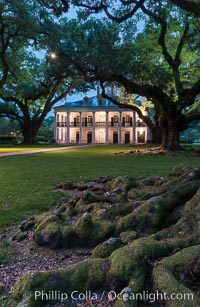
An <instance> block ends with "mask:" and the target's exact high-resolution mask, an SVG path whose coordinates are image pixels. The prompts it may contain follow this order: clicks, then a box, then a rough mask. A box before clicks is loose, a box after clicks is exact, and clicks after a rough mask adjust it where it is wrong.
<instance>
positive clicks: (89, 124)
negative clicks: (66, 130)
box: [57, 122, 146, 128]
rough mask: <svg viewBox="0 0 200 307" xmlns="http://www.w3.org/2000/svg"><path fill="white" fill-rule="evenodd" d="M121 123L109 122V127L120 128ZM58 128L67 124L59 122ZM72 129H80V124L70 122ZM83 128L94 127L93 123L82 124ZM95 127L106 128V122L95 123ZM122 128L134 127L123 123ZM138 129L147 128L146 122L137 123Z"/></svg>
mask: <svg viewBox="0 0 200 307" xmlns="http://www.w3.org/2000/svg"><path fill="white" fill-rule="evenodd" d="M119 125H120V124H119V122H116V123H115V122H108V127H119ZM57 127H67V123H66V122H57ZM70 127H80V122H70ZM82 127H90V128H91V127H93V122H87V123H86V122H82ZM95 127H106V122H95ZM122 127H132V123H131V122H130V123H126V122H122ZM136 127H146V125H145V123H144V122H136Z"/></svg>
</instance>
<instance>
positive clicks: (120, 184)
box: [108, 176, 136, 191]
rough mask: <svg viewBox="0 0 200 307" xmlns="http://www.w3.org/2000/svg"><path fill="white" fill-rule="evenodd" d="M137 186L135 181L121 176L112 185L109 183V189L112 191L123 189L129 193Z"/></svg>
mask: <svg viewBox="0 0 200 307" xmlns="http://www.w3.org/2000/svg"><path fill="white" fill-rule="evenodd" d="M135 185H136V183H135V179H134V178H133V177H130V176H119V177H116V178H115V179H114V180H113V181H112V182H111V183H109V185H108V186H109V187H110V188H111V189H116V188H121V189H122V190H125V191H128V190H129V189H131V188H132V187H134V186H135Z"/></svg>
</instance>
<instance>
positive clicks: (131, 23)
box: [1, 0, 200, 149]
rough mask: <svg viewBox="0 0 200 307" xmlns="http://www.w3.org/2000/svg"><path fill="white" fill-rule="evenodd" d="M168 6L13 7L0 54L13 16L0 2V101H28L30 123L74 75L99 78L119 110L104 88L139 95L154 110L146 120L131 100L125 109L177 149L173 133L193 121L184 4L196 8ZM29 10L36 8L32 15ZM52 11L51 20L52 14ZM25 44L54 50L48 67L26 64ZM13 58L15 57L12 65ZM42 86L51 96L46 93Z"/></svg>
mask: <svg viewBox="0 0 200 307" xmlns="http://www.w3.org/2000/svg"><path fill="white" fill-rule="evenodd" d="M175 2H176V1H168V0H162V1H154V0H143V1H141V0H136V1H133V0H130V1H129V0H127V1H124V0H118V1H115V2H113V1H107V0H105V1H78V0H77V1H65V0H62V1H61V0H51V1H46V0H38V1H36V0H35V1H32V2H30V4H29V5H27V6H26V5H25V3H24V5H25V9H23V10H22V11H21V10H20V7H18V9H19V12H18V11H17V12H18V13H17V14H18V15H17V18H15V19H14V21H15V23H14V28H15V30H16V29H17V36H14V38H12V39H11V38H10V37H13V35H14V34H13V32H12V27H11V26H10V25H11V23H10V24H9V22H8V25H9V26H8V29H9V31H6V32H5V33H6V36H7V35H8V34H7V33H11V34H10V36H8V38H7V41H8V42H9V44H8V47H7V49H5V48H4V46H5V42H4V41H5V39H4V36H5V34H4V28H5V27H4V24H5V20H8V21H11V19H12V18H13V15H12V14H10V15H9V14H6V13H5V8H6V4H5V3H4V16H3V15H2V20H3V23H2V29H1V31H2V33H3V34H4V35H3V36H2V37H1V41H2V43H1V46H2V51H1V53H2V55H3V57H2V61H1V71H2V73H1V84H2V87H3V89H2V91H1V97H2V98H3V99H4V101H5V102H9V103H10V106H11V107H12V108H13V105H14V106H15V108H16V105H17V110H18V111H19V103H18V104H17V103H16V101H17V100H18V101H19V100H20V99H19V95H21V98H22V99H24V101H27V102H28V103H29V110H30V111H31V112H32V118H33V113H34V112H35V113H36V114H38V112H39V110H40V111H41V110H44V109H45V108H44V105H45V101H49V98H48V97H49V96H48V95H50V96H51V99H50V100H51V104H49V107H52V105H53V104H52V102H53V101H54V102H55V101H58V97H63V96H62V95H61V93H62V92H63V93H65V94H66V93H67V92H66V84H68V85H69V84H70V85H71V84H72V83H71V82H73V80H74V79H76V78H77V77H78V79H79V78H80V79H81V80H84V81H85V82H86V83H87V84H92V82H95V81H100V83H101V86H102V91H103V92H102V94H103V95H104V97H107V98H109V99H111V100H112V101H113V102H114V103H116V104H118V105H119V106H122V103H121V102H120V101H119V99H118V98H119V97H117V95H115V97H110V96H109V95H108V92H106V85H107V84H108V83H109V84H112V83H113V84H115V85H117V86H119V88H120V87H122V88H124V90H125V92H126V93H127V94H130V95H132V94H133V95H135V94H136V95H139V96H142V97H146V99H147V100H148V101H150V102H151V103H152V104H153V105H154V117H152V116H151V117H150V116H146V115H145V116H144V114H142V113H141V109H140V108H139V107H138V106H137V103H136V104H134V105H133V104H132V105H130V104H129V106H130V107H131V108H133V109H134V110H136V111H137V112H138V114H139V115H140V116H141V117H142V118H143V120H145V122H146V123H147V125H148V126H149V127H150V128H151V130H152V133H153V134H154V133H155V131H159V134H160V137H161V139H162V146H164V147H167V148H171V149H178V148H179V132H180V131H181V130H182V129H184V128H185V127H187V125H188V124H189V122H190V121H192V120H194V119H198V118H199V94H200V79H199V64H200V60H199V58H200V54H199V45H200V42H199V38H198V32H199V29H200V24H199V18H198V14H194V13H193V12H191V10H188V9H187V7H185V5H186V4H187V3H188V2H192V4H193V5H194V6H195V7H196V6H198V2H196V1H179V4H178V5H177V3H175ZM14 3H15V1H14V0H11V1H9V5H11V4H12V10H14V9H13V8H14ZM15 4H16V3H15ZM33 5H34V6H35V7H36V8H37V9H36V10H34V13H33ZM73 5H74V6H75V7H76V8H79V9H80V10H78V11H77V17H76V19H72V18H71V19H70V18H68V15H67V13H68V11H69V9H70V8H71V7H72V6H73ZM183 6H184V7H183ZM192 7H193V6H192ZM31 8H32V9H31ZM12 10H11V12H12ZM24 10H25V13H26V14H25V13H24V12H23V11H24ZM53 13H56V16H57V17H55V16H54V17H53V15H52V14H53ZM98 13H101V14H100V15H99V14H98ZM21 14H22V15H23V16H22V19H20V18H21V17H20V16H21ZM31 14H32V15H31ZM29 15H31V18H32V19H31V18H30V20H29V24H30V22H31V20H33V17H36V19H37V22H36V24H35V25H34V26H33V28H32V29H31V30H33V31H30V32H31V33H30V32H29V31H28V30H27V31H28V33H26V31H25V34H26V35H24V34H23V29H22V27H21V28H20V26H21V25H22V20H26V18H29V17H28V16H29ZM20 20H21V23H20ZM20 31H21V32H20ZM20 33H21V34H20ZM13 41H14V43H13ZM30 43H31V46H32V48H35V51H37V50H45V54H46V55H50V54H51V52H54V59H53V58H52V60H51V61H50V62H49V61H47V58H45V56H44V57H43V59H36V58H35V59H34V60H33V56H32V58H31V56H30V55H29V52H28V51H29V48H28V44H29V45H30ZM13 46H14V47H13ZM52 54H53V53H52ZM16 57H17V60H16ZM20 57H22V58H23V60H22V59H21V60H19V59H20ZM12 61H13V62H12ZM20 61H21V62H20ZM23 61H25V62H26V65H25V66H24V62H23ZM39 61H40V63H39ZM36 62H37V63H38V65H39V68H37V69H36V66H37V65H36ZM22 63H23V65H22ZM10 67H11V68H10ZM19 67H20V73H19V74H17V77H16V72H17V69H19ZM23 67H25V69H24V68H23ZM8 77H9V78H8ZM61 80H62V81H61ZM69 80H70V83H69ZM76 80H77V79H76ZM25 81H26V82H25ZM56 82H57V83H56ZM50 84H51V85H52V86H53V89H54V90H55V96H52V94H51V90H52V88H51V90H50V87H51V86H50ZM55 84H57V86H55ZM4 85H6V86H4ZM80 88H81V86H78V89H80ZM16 89H17V90H16ZM47 89H48V90H47ZM70 89H71V88H70ZM14 91H15V93H14ZM9 94H10V96H9ZM11 94H12V95H11ZM59 94H60V95H61V96H59ZM10 97H12V105H11V100H10ZM13 97H14V99H13ZM53 97H54V98H53ZM55 97H56V100H55ZM33 98H34V99H33ZM22 104H23V103H22ZM126 104H127V103H126ZM21 106H22V105H21ZM123 106H124V104H123ZM47 109H48V108H47ZM21 110H22V108H20V112H21ZM9 112H10V111H9ZM22 116H23V117H24V114H23V115H22ZM42 118H43V117H42Z"/></svg>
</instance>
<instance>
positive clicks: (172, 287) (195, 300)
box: [153, 245, 200, 307]
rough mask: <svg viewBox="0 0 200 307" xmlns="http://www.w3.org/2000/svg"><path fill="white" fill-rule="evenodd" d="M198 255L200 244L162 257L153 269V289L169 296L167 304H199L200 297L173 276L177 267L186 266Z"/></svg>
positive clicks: (196, 305)
mask: <svg viewBox="0 0 200 307" xmlns="http://www.w3.org/2000/svg"><path fill="white" fill-rule="evenodd" d="M199 255H200V245H197V246H191V247H188V248H185V249H183V250H182V251H180V252H178V253H176V254H175V255H173V256H171V257H167V258H165V259H163V260H162V263H161V264H159V265H157V266H156V267H155V268H154V269H153V283H154V290H159V291H160V292H162V293H166V296H167V297H168V298H169V299H168V300H167V301H166V305H167V306H169V307H182V306H190V307H198V306H200V298H199V297H198V296H197V295H196V294H195V293H194V292H193V291H192V290H191V289H189V288H187V287H186V286H184V285H183V284H182V283H181V282H180V281H179V280H177V279H176V277H175V276H174V272H175V269H176V268H177V267H181V266H184V267H185V266H187V264H188V263H190V262H192V261H195V260H196V258H198V257H199ZM176 295H177V297H176ZM170 298H171V299H170Z"/></svg>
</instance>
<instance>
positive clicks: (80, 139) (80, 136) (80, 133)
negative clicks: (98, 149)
mask: <svg viewBox="0 0 200 307" xmlns="http://www.w3.org/2000/svg"><path fill="white" fill-rule="evenodd" d="M79 114H80V129H79V144H82V127H83V118H82V112H80V113H79Z"/></svg>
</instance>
